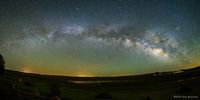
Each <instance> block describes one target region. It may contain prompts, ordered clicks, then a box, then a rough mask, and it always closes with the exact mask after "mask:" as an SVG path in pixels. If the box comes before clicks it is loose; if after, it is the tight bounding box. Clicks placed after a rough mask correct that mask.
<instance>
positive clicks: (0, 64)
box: [0, 54, 5, 75]
mask: <svg viewBox="0 0 200 100" xmlns="http://www.w3.org/2000/svg"><path fill="white" fill-rule="evenodd" d="M4 71H5V61H4V58H3V56H2V55H1V54H0V75H3V74H4Z"/></svg>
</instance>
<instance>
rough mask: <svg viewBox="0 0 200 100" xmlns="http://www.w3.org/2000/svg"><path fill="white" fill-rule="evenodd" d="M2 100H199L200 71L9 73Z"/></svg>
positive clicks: (0, 80) (0, 83)
mask: <svg viewBox="0 0 200 100" xmlns="http://www.w3.org/2000/svg"><path fill="white" fill-rule="evenodd" d="M0 91H1V93H0V100H200V97H199V96H200V67H196V68H193V69H186V70H180V71H174V72H156V73H150V74H144V75H135V76H122V77H65V76H49V75H39V74H27V73H21V72H16V71H10V70H7V71H6V72H5V75H2V76H0Z"/></svg>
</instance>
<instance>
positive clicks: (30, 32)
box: [0, 0, 200, 76]
mask: <svg viewBox="0 0 200 100" xmlns="http://www.w3.org/2000/svg"><path fill="white" fill-rule="evenodd" d="M199 11H200V2H199V1H198V0H190V1H187V0H160V1H157V0H130V1H129V0H127V1H122V0H94V1H92V0H91V1H90V0H80V1H79V0H77V1H76V0H74V1H71V0H66V1H65V0H64V1H62V0H60V1H56V0H49V1H46V0H43V1H35V0H30V1H26V0H22V1H17V0H16V1H15V0H5V1H3V0H2V1H1V2H0V15H1V17H0V48H1V49H0V53H1V54H2V55H3V56H4V57H5V59H6V62H7V63H6V64H7V68H8V69H12V70H19V71H24V72H34V73H40V74H56V75H75V76H84V75H85V76H112V75H130V74H143V73H150V72H158V71H169V70H179V69H183V68H188V67H194V66H197V65H199V64H200V62H199V61H198V60H199V59H200V53H199V50H200V45H199V42H200V34H199V32H200V30H199V29H200V28H199V26H200V24H199V23H200V22H199V21H200V17H199V16H200V13H199Z"/></svg>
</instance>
